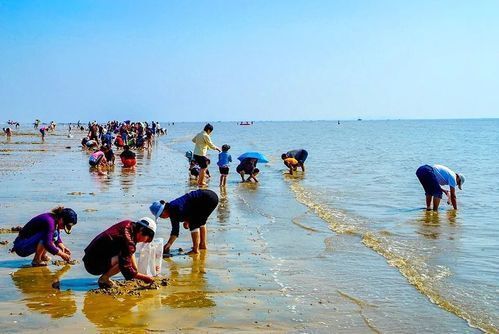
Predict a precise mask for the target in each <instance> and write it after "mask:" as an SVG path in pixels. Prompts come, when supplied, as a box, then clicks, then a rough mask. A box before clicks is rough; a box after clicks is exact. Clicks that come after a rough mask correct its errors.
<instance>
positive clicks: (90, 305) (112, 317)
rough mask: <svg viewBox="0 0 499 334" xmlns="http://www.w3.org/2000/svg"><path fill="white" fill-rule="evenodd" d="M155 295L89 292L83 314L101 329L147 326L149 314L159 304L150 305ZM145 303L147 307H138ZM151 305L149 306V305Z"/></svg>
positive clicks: (86, 295)
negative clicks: (115, 294) (137, 295)
mask: <svg viewBox="0 0 499 334" xmlns="http://www.w3.org/2000/svg"><path fill="white" fill-rule="evenodd" d="M154 297H156V299H157V298H158V295H157V293H156V296H155V295H145V294H144V295H142V296H140V297H136V296H119V297H117V296H110V295H104V294H96V293H93V292H87V293H86V294H85V299H84V301H83V310H82V311H83V314H85V316H86V317H87V319H88V320H90V321H91V322H92V323H93V324H95V325H96V326H97V327H98V328H100V329H112V328H135V329H140V328H142V329H143V328H146V327H147V326H148V322H147V315H148V314H149V313H150V312H151V311H152V310H156V309H157V305H149V304H150V302H149V301H150V300H153V299H155V298H154ZM139 305H141V306H142V305H145V307H138V306H139ZM147 305H149V306H147Z"/></svg>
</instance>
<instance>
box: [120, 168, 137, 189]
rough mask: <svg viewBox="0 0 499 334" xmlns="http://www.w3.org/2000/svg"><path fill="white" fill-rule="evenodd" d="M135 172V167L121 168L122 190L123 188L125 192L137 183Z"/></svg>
mask: <svg viewBox="0 0 499 334" xmlns="http://www.w3.org/2000/svg"><path fill="white" fill-rule="evenodd" d="M135 173H136V169H135V167H132V168H126V167H122V168H121V173H120V184H121V190H123V191H124V192H128V191H129V190H130V188H131V187H133V185H134V183H135Z"/></svg>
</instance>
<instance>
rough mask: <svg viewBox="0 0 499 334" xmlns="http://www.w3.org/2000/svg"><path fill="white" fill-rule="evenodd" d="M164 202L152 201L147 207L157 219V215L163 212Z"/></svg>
mask: <svg viewBox="0 0 499 334" xmlns="http://www.w3.org/2000/svg"><path fill="white" fill-rule="evenodd" d="M165 206H166V203H161V202H159V201H158V202H154V203H152V204H151V206H150V207H149V211H151V213H152V215H153V216H154V218H155V219H156V221H158V218H159V216H161V214H162V213H163V211H164V210H165Z"/></svg>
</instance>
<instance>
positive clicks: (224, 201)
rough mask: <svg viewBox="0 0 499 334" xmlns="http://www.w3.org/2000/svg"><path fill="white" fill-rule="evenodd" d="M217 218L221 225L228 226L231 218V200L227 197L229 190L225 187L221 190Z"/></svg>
mask: <svg viewBox="0 0 499 334" xmlns="http://www.w3.org/2000/svg"><path fill="white" fill-rule="evenodd" d="M217 218H218V221H219V222H220V224H226V223H227V221H228V220H229V218H230V205H229V198H228V196H227V189H226V188H224V187H221V188H220V196H219V202H218V206H217Z"/></svg>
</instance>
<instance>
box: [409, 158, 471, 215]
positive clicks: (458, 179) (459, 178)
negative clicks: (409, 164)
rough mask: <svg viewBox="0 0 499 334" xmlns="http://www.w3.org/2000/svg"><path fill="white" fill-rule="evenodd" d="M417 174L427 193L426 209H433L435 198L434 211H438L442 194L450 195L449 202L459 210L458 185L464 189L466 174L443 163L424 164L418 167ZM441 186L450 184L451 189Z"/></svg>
mask: <svg viewBox="0 0 499 334" xmlns="http://www.w3.org/2000/svg"><path fill="white" fill-rule="evenodd" d="M416 176H417V177H418V179H419V182H421V185H422V186H423V189H424V191H425V195H426V210H428V211H430V210H431V204H432V200H433V211H438V206H439V204H440V200H441V199H442V194H443V193H445V195H446V196H447V197H448V201H447V203H448V204H451V203H452V206H453V207H454V210H457V197H456V187H459V189H460V190H462V186H463V183H464V175H463V174H457V173H455V172H454V171H452V170H451V169H450V168H448V167H446V166H443V165H434V166H430V165H424V166H421V167H419V168H418V170H417V171H416ZM441 186H449V188H450V189H449V190H445V189H443V188H442V187H441Z"/></svg>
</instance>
